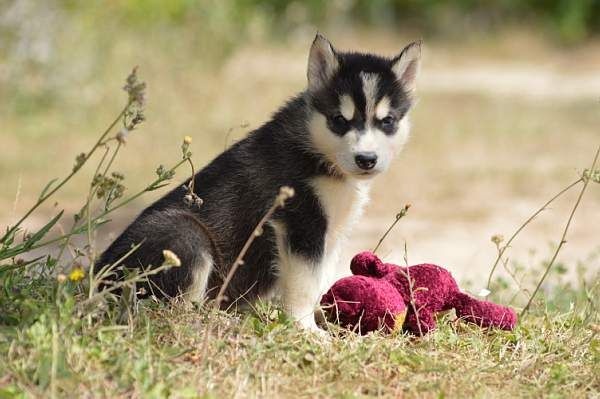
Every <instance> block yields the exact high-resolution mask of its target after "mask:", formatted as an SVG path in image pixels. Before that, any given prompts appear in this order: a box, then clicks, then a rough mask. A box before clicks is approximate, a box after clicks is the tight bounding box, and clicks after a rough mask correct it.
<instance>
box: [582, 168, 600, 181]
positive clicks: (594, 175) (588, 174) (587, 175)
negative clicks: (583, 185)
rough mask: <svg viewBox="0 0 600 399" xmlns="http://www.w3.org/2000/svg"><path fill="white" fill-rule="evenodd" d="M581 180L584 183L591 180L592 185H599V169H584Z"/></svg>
mask: <svg viewBox="0 0 600 399" xmlns="http://www.w3.org/2000/svg"><path fill="white" fill-rule="evenodd" d="M583 180H584V181H588V180H591V181H593V182H594V183H600V169H595V170H589V169H585V170H584V171H583Z"/></svg>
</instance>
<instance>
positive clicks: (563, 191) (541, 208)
mask: <svg viewBox="0 0 600 399" xmlns="http://www.w3.org/2000/svg"><path fill="white" fill-rule="evenodd" d="M582 181H583V178H582V177H580V178H579V179H577V180H575V181H574V182H573V183H571V184H569V185H568V186H567V187H565V188H563V189H562V190H560V191H559V192H558V193H557V194H556V195H554V196H553V197H552V198H550V199H549V200H548V201H547V202H546V203H545V204H544V205H542V206H541V207H540V208H539V209H538V210H537V211H535V212H534V213H533V214H532V215H531V216H530V217H529V218H528V219H527V220H526V221H525V222H523V224H522V225H521V226H519V228H518V229H517V230H516V231H515V232H514V233H513V235H512V236H511V237H510V238H509V239H508V241H507V242H506V244H504V246H502V247H501V248H499V250H498V256H497V257H496V260H495V261H494V264H493V265H492V269H491V270H490V274H489V275H488V280H487V285H486V287H487V289H488V290H489V289H490V285H491V283H492V277H493V275H494V272H495V271H496V268H497V267H498V264H499V263H500V260H501V259H502V256H503V255H504V252H506V250H507V249H508V248H509V247H510V244H511V243H512V242H513V241H514V239H515V238H517V236H518V235H519V233H521V231H522V230H523V229H524V228H525V227H527V225H528V224H529V223H531V222H532V221H533V220H534V219H535V218H536V217H537V216H538V215H539V214H540V213H542V212H543V211H544V210H546V208H548V206H549V205H550V204H551V203H553V202H554V201H555V200H557V199H558V198H559V197H560V196H562V195H563V194H564V193H566V192H567V191H569V190H570V189H572V188H573V187H575V186H576V185H578V184H579V183H581V182H582Z"/></svg>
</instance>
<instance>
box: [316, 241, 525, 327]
mask: <svg viewBox="0 0 600 399" xmlns="http://www.w3.org/2000/svg"><path fill="white" fill-rule="evenodd" d="M350 269H351V270H352V273H354V274H355V275H354V276H350V277H345V278H343V279H341V280H338V281H337V282H336V283H335V284H334V285H333V286H332V287H331V288H330V290H329V291H328V292H327V293H326V294H325V296H324V297H323V299H322V301H321V304H322V305H325V306H330V307H335V308H336V310H335V311H334V312H332V311H331V310H330V312H329V314H330V319H331V318H332V319H334V321H338V322H339V323H340V324H341V325H342V326H344V327H348V328H351V329H354V328H357V327H359V328H360V332H361V333H362V334H366V333H367V332H369V331H374V330H377V329H379V328H380V327H381V326H385V327H386V328H387V329H388V330H391V329H393V328H394V321H395V319H394V316H395V315H398V314H399V313H401V312H403V311H404V310H406V311H407V314H406V319H405V321H404V326H403V327H404V329H405V330H408V331H410V332H412V333H414V334H419V335H421V334H426V333H427V332H429V331H431V330H433V329H434V328H435V313H437V312H441V311H445V310H449V309H453V308H454V309H455V310H456V314H457V316H458V317H459V318H461V319H462V320H464V321H467V322H470V323H475V324H477V325H479V326H481V327H495V328H501V329H504V330H512V329H513V328H514V327H515V325H516V323H517V315H516V313H515V312H514V310H512V309H510V308H508V307H505V306H501V305H498V304H495V303H492V302H488V301H481V300H478V299H476V298H473V297H471V296H469V295H467V294H464V293H462V292H461V291H460V289H459V288H458V285H457V284H456V281H455V280H454V278H453V277H452V275H451V274H450V272H449V271H448V270H446V269H444V268H442V267H440V266H436V265H432V264H421V265H416V266H410V267H400V266H396V265H394V264H391V263H383V262H382V261H381V260H380V259H379V258H378V257H377V256H376V255H375V254H373V253H371V252H362V253H359V254H358V255H356V256H355V257H354V259H352V262H351V265H350ZM409 278H410V279H409ZM411 294H412V295H411ZM412 300H414V305H413V301H412ZM332 316H333V317H332Z"/></svg>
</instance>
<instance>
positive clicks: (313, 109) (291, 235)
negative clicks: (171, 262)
mask: <svg viewBox="0 0 600 399" xmlns="http://www.w3.org/2000/svg"><path fill="white" fill-rule="evenodd" d="M420 54H421V45H420V43H419V42H417V43H412V44H410V45H408V46H407V47H406V48H404V49H403V50H402V52H401V53H400V54H398V55H397V56H395V57H392V58H386V57H381V56H377V55H372V54H363V53H356V52H341V51H338V50H336V49H335V48H334V47H333V46H332V45H331V44H330V43H329V41H328V40H327V39H326V38H325V37H323V36H321V35H320V34H317V36H316V38H315V39H314V41H313V43H312V47H311V49H310V55H309V57H308V72H307V75H308V86H307V88H306V90H305V91H303V92H301V93H300V94H298V95H297V96H296V97H294V98H292V99H291V100H289V101H288V102H287V103H286V104H285V105H284V106H283V107H282V108H280V109H279V110H278V111H277V112H276V113H275V114H274V116H273V117H272V119H271V120H270V121H268V122H267V123H265V124H264V125H263V126H261V127H260V128H258V129H256V130H255V131H253V132H251V133H250V134H249V135H248V136H247V137H246V138H245V139H243V140H241V141H239V142H237V143H235V144H234V145H232V146H231V147H230V148H229V149H227V150H226V151H225V152H223V153H222V154H220V155H219V156H217V157H216V158H215V159H214V160H213V161H212V162H211V163H210V164H208V166H206V167H205V168H204V169H202V170H201V171H200V172H198V173H197V174H196V175H195V176H194V177H193V179H194V189H195V193H196V194H197V195H198V196H199V197H200V198H201V199H202V200H203V201H204V203H203V205H202V206H200V207H190V206H189V205H187V204H186V203H185V201H184V196H185V195H186V194H187V193H186V190H185V188H181V187H180V188H176V189H174V190H173V191H171V192H170V193H168V194H167V195H165V196H164V197H163V198H161V199H159V200H158V201H157V202H155V203H154V204H153V205H151V206H150V207H148V208H147V209H146V210H144V211H143V212H142V213H141V214H140V215H139V216H138V217H137V219H136V220H135V221H134V222H133V223H132V224H131V225H129V227H127V228H126V230H125V231H124V232H123V233H122V234H121V235H120V236H119V237H118V238H117V239H116V240H115V241H114V242H113V243H112V244H111V245H110V246H109V247H108V249H106V251H105V252H104V253H103V254H102V256H101V257H100V260H99V262H98V264H97V266H96V268H97V270H98V269H99V268H101V267H106V266H107V265H110V264H112V263H114V262H117V261H118V260H119V259H120V258H122V257H123V256H124V255H125V254H126V253H127V252H128V251H130V250H131V248H132V246H133V245H136V244H141V245H140V247H139V248H138V249H137V250H135V251H134V252H133V253H132V254H131V255H129V256H128V257H127V258H126V260H125V261H124V262H123V263H124V264H125V265H126V266H127V267H129V268H144V269H145V268H148V267H152V266H157V265H160V264H162V263H163V254H162V251H163V250H165V249H168V250H171V251H173V252H174V253H175V254H176V255H178V257H179V258H180V260H181V267H174V268H171V269H169V270H167V271H164V272H161V273H158V274H156V275H153V276H152V277H151V278H150V285H149V286H148V287H147V288H148V290H149V291H150V292H153V293H154V294H155V295H157V296H164V297H174V296H178V295H184V296H185V297H187V298H189V299H190V300H194V301H201V300H203V299H205V298H214V297H215V295H216V293H217V291H218V290H219V288H220V286H221V284H222V282H223V280H224V276H225V275H226V274H227V272H228V270H229V268H230V267H231V265H232V263H233V262H234V260H235V258H236V256H237V254H238V253H239V252H240V250H241V248H242V246H243V245H244V243H245V242H246V240H247V239H248V237H249V236H250V235H251V234H252V232H253V229H254V227H255V226H256V225H257V223H258V222H259V220H260V219H261V217H262V216H263V215H264V214H265V212H266V211H267V210H268V209H269V207H270V206H271V205H272V203H273V200H274V198H275V197H276V195H277V193H278V191H279V188H280V187H282V186H290V187H292V188H293V189H294V190H295V195H294V196H293V197H292V198H291V199H289V200H288V201H287V202H286V204H285V206H284V207H283V208H280V209H278V210H277V212H276V213H275V214H274V216H273V218H272V219H271V220H270V222H269V223H268V224H267V225H266V226H265V228H264V231H263V234H262V235H260V236H259V237H257V238H256V240H255V241H254V243H253V245H252V246H251V247H250V249H249V251H248V252H247V254H246V256H245V257H244V264H243V265H242V266H241V267H240V268H239V269H238V270H237V272H236V273H235V275H234V277H233V279H232V281H231V283H230V284H229V285H228V287H227V290H226V291H225V296H226V298H227V300H226V301H225V303H224V306H225V307H227V306H231V305H232V304H233V303H236V302H238V301H239V300H243V301H253V300H255V299H257V298H259V297H261V298H265V297H268V296H269V295H270V294H272V293H274V292H276V293H277V294H278V295H280V298H281V301H282V304H283V307H284V309H285V310H286V311H287V312H288V313H289V315H290V316H291V317H292V318H293V319H294V320H296V321H297V322H298V323H299V324H300V325H301V326H302V327H305V328H308V329H314V328H317V327H316V324H315V320H314V313H313V312H314V310H315V307H316V305H317V304H318V302H319V299H320V296H321V294H322V292H323V291H324V290H326V289H327V287H328V286H329V284H331V283H332V281H330V278H329V277H328V276H330V275H331V274H332V273H333V272H334V270H335V267H336V264H337V263H338V260H339V256H340V245H341V244H342V242H343V240H344V238H345V237H346V236H347V235H348V233H349V231H350V229H351V227H352V225H353V224H354V223H355V222H356V221H357V219H358V218H359V217H360V215H361V213H362V210H363V207H364V205H365V204H366V202H367V200H368V194H369V185H370V183H371V180H372V178H373V177H375V176H377V175H379V174H380V173H381V172H384V171H385V170H386V169H387V168H388V167H389V165H390V162H391V161H392V158H393V157H394V155H395V154H396V153H397V151H398V150H399V149H400V148H401V147H402V146H403V144H404V143H405V141H406V139H407V137H408V131H409V121H408V112H409V110H410V108H411V104H412V97H413V96H412V94H413V91H414V88H415V79H416V76H417V72H418V69H419V60H420ZM117 274H118V273H117ZM117 278H120V276H117ZM109 284H110V283H109Z"/></svg>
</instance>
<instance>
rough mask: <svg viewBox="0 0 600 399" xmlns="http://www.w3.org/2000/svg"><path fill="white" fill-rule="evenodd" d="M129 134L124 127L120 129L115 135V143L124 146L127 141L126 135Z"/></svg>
mask: <svg viewBox="0 0 600 399" xmlns="http://www.w3.org/2000/svg"><path fill="white" fill-rule="evenodd" d="M128 134H129V129H127V128H126V127H123V128H121V130H119V132H118V133H117V136H116V138H117V141H118V142H119V143H121V144H125V142H126V141H127V135H128Z"/></svg>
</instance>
